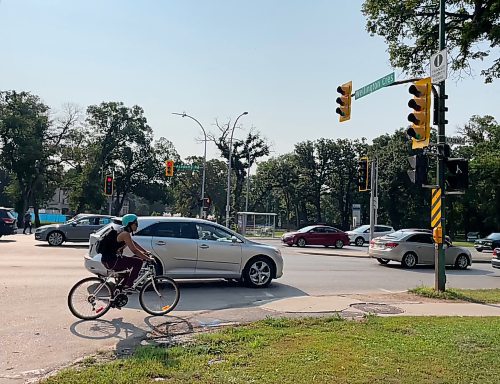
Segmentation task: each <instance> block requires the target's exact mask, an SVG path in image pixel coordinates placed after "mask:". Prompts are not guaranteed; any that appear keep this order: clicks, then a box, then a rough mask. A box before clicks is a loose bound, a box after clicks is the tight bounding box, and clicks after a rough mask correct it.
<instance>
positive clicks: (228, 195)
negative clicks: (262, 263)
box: [226, 112, 248, 228]
mask: <svg viewBox="0 0 500 384" xmlns="http://www.w3.org/2000/svg"><path fill="white" fill-rule="evenodd" d="M243 115H248V112H243V113H242V114H241V115H239V116H238V117H237V118H236V120H235V121H234V124H233V129H232V130H231V139H230V140H229V156H228V157H227V191H226V227H228V228H229V215H230V212H231V205H230V204H231V156H232V154H233V153H232V150H233V133H234V129H235V128H236V123H237V122H238V120H239V118H240V117H241V116H243Z"/></svg>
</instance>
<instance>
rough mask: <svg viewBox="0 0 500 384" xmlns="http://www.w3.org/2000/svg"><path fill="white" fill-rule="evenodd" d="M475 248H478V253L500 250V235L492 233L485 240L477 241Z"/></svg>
mask: <svg viewBox="0 0 500 384" xmlns="http://www.w3.org/2000/svg"><path fill="white" fill-rule="evenodd" d="M474 248H476V250H477V251H478V252H483V251H485V250H489V251H492V250H494V249H495V248H500V233H499V232H494V233H490V234H489V235H488V236H486V237H485V238H484V239H479V240H476V241H475V242H474Z"/></svg>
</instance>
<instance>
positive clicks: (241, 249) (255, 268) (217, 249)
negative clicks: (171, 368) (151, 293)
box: [85, 216, 283, 288]
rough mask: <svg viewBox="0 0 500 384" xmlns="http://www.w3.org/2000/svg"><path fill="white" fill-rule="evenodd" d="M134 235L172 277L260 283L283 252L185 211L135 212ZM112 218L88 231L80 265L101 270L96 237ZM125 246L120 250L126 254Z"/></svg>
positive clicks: (274, 274) (272, 275)
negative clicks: (171, 214) (174, 214)
mask: <svg viewBox="0 0 500 384" xmlns="http://www.w3.org/2000/svg"><path fill="white" fill-rule="evenodd" d="M138 221H139V228H138V229H137V232H136V233H135V234H134V237H133V239H134V241H136V242H137V243H138V244H140V245H141V246H142V247H143V248H144V249H146V250H147V251H150V252H151V253H152V254H153V255H154V257H155V259H156V260H157V262H158V263H157V273H158V274H165V275H168V276H170V277H172V278H174V279H206V278H225V279H238V280H242V281H243V282H244V283H245V284H247V285H249V286H251V287H255V288H262V287H267V286H268V285H269V284H270V283H271V281H272V279H277V278H279V277H281V276H282V275H283V258H282V256H281V251H280V250H279V249H278V248H275V247H271V246H268V245H265V244H259V243H256V242H254V241H251V240H248V239H246V238H245V237H243V236H241V235H240V234H238V233H236V232H233V231H231V230H229V229H227V228H226V227H223V226H222V225H219V224H216V223H212V222H210V221H206V220H201V219H193V218H185V217H159V216H155V217H139V220H138ZM112 227H115V228H117V227H120V224H119V223H118V222H116V221H115V223H113V224H109V225H107V226H106V227H103V228H102V229H101V230H100V231H98V232H96V233H94V234H92V235H90V245H89V253H88V254H87V255H85V267H86V268H87V269H88V270H89V271H90V272H92V273H94V274H96V275H101V276H105V275H106V274H107V270H106V268H105V267H104V265H103V264H102V263H101V255H100V254H98V253H97V250H96V248H97V246H96V243H97V241H99V240H100V239H101V238H102V237H103V236H104V235H105V234H106V233H108V232H109V231H110V230H111V228H112ZM127 251H128V252H129V253H128V255H130V251H129V250H128V249H126V252H125V254H126V255H127Z"/></svg>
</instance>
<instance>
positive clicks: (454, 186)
mask: <svg viewBox="0 0 500 384" xmlns="http://www.w3.org/2000/svg"><path fill="white" fill-rule="evenodd" d="M445 162H446V168H448V172H447V174H446V177H445V180H446V189H447V190H449V191H464V190H466V189H467V188H468V187H469V161H468V160H467V159H458V158H457V159H455V158H453V159H451V158H448V159H446V160H445Z"/></svg>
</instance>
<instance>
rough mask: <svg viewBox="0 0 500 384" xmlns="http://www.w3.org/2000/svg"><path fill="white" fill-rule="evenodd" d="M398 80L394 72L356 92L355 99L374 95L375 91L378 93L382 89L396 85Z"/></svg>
mask: <svg viewBox="0 0 500 384" xmlns="http://www.w3.org/2000/svg"><path fill="white" fill-rule="evenodd" d="M395 79H396V77H395V75H394V72H392V73H390V74H388V75H386V76H384V77H382V78H380V79H378V80H375V81H374V82H373V83H371V84H368V85H365V86H364V87H363V88H360V89H358V90H356V91H355V92H354V98H355V99H356V100H357V99H361V98H362V97H363V96H366V95H369V94H370V93H373V92H375V91H378V90H379V89H382V88H384V87H387V86H389V85H391V84H392V83H394V80H395Z"/></svg>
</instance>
